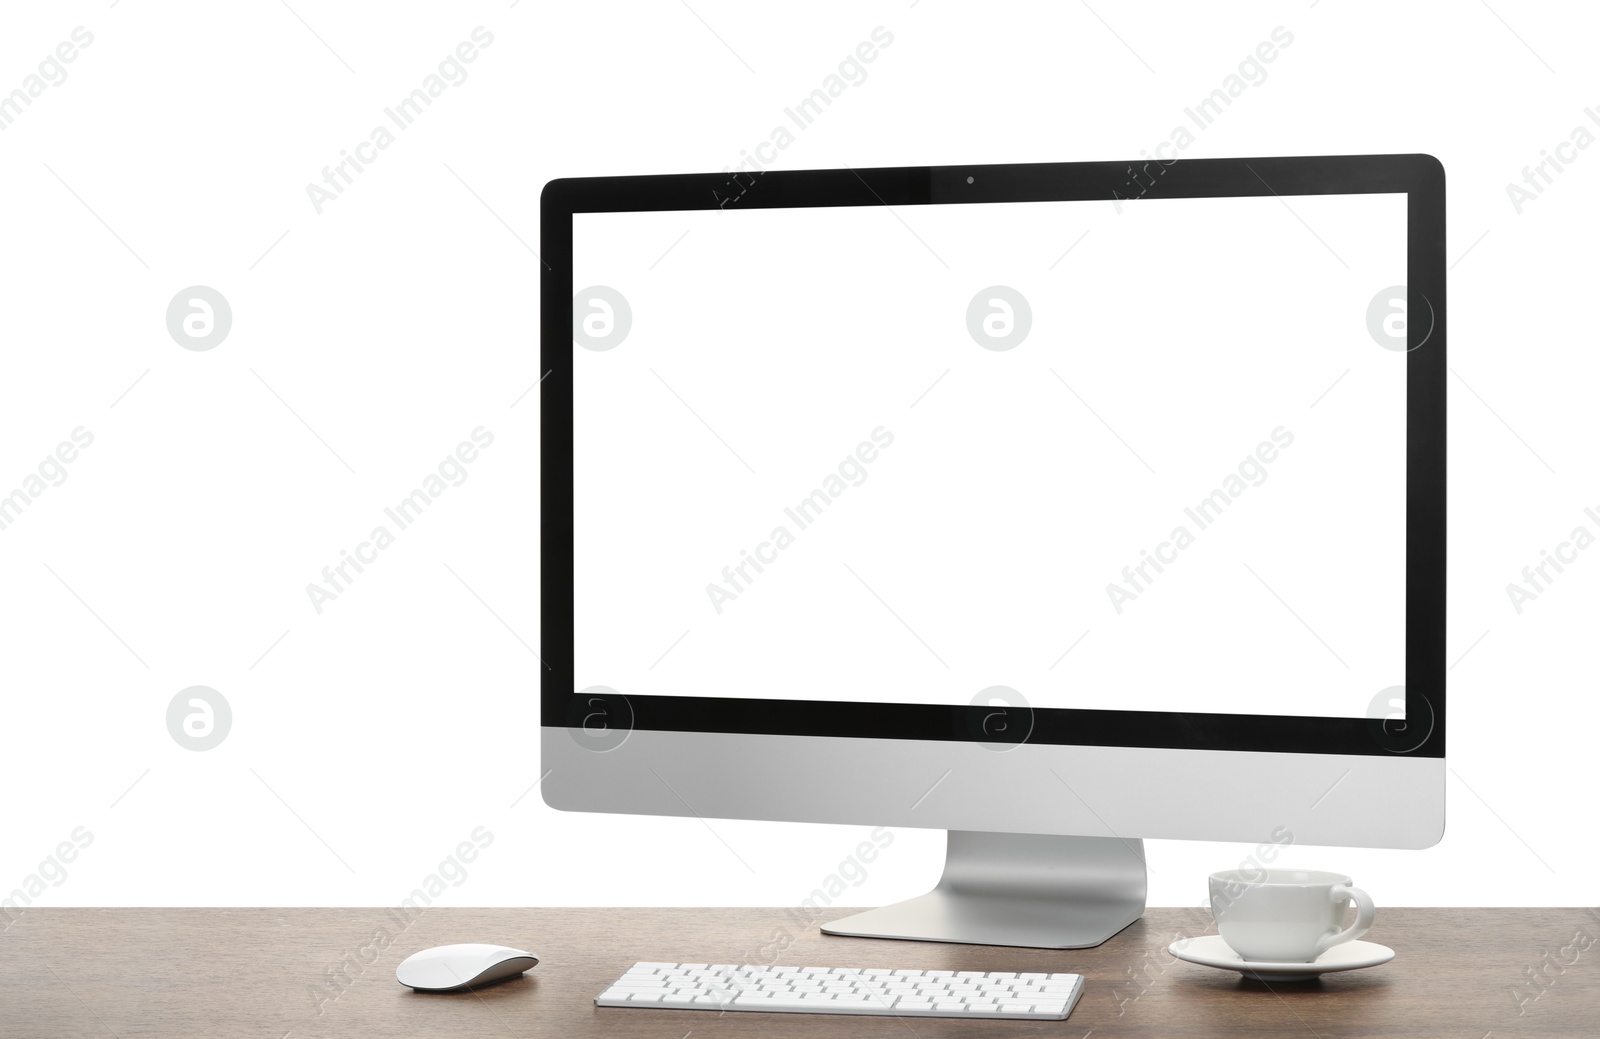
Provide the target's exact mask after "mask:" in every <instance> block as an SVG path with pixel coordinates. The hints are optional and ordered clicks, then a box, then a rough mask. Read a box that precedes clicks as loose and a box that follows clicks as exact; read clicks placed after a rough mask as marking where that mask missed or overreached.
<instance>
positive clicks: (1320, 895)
mask: <svg viewBox="0 0 1600 1039" xmlns="http://www.w3.org/2000/svg"><path fill="white" fill-rule="evenodd" d="M1352 904H1353V905H1354V906H1355V909H1356V919H1355V923H1353V924H1351V925H1350V926H1349V927H1345V926H1344V921H1345V916H1346V914H1347V912H1348V911H1349V908H1350V906H1351V905H1352ZM1376 913H1377V910H1376V909H1375V908H1374V906H1373V904H1372V899H1371V898H1370V897H1369V896H1368V895H1367V893H1366V892H1365V891H1362V890H1361V889H1360V888H1357V887H1353V886H1351V882H1350V878H1349V877H1347V876H1344V875H1343V874H1340V873H1322V872H1319V871H1316V870H1304V869H1230V870H1224V871H1222V872H1221V873H1213V874H1211V915H1212V916H1214V917H1215V918H1216V921H1217V933H1218V934H1220V935H1221V936H1222V940H1223V941H1225V942H1227V943H1228V947H1229V948H1231V949H1232V950H1233V951H1234V952H1236V953H1238V954H1239V957H1240V958H1241V959H1244V960H1253V961H1256V962H1262V963H1310V962H1312V961H1313V960H1315V959H1316V958H1317V957H1318V956H1321V955H1322V954H1323V953H1325V952H1327V951H1328V950H1329V949H1331V948H1333V947H1334V946H1335V945H1340V944H1343V943H1344V942H1353V941H1355V940H1356V939H1357V938H1360V937H1361V936H1362V935H1364V934H1366V933H1367V929H1368V928H1370V927H1371V926H1372V919H1373V917H1374V916H1375V915H1376Z"/></svg>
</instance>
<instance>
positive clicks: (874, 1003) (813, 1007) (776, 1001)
mask: <svg viewBox="0 0 1600 1039" xmlns="http://www.w3.org/2000/svg"><path fill="white" fill-rule="evenodd" d="M890 1002H892V1001H890V1000H883V1001H878V1000H856V999H851V1000H846V1001H841V1002H834V1001H833V1000H831V999H802V998H800V997H799V996H793V997H789V996H763V995H756V994H753V993H744V994H742V995H740V996H738V997H737V998H735V999H734V1001H733V1002H732V1003H729V1004H728V1005H727V1007H726V1009H728V1010H777V1011H780V1012H784V1013H793V1012H798V1013H802V1014H892V1013H894V1011H892V1010H890V1009H889V1003H890Z"/></svg>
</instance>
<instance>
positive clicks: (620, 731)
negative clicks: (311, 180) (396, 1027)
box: [540, 155, 1446, 948]
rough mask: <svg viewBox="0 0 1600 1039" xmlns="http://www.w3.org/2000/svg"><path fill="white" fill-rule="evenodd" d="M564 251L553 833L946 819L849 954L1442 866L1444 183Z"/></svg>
mask: <svg viewBox="0 0 1600 1039" xmlns="http://www.w3.org/2000/svg"><path fill="white" fill-rule="evenodd" d="M541 213H542V222H543V223H542V229H541V249H540V254H541V260H542V275H541V289H542V298H541V307H540V321H541V345H542V357H543V362H542V366H541V369H542V371H543V372H544V375H543V383H542V385H541V388H540V401H541V407H542V409H543V410H542V420H541V428H542V435H543V443H542V454H541V464H542V473H541V481H540V493H541V500H540V516H541V522H542V530H541V534H540V536H541V539H542V541H541V546H542V551H541V566H542V575H541V580H542V622H541V623H542V635H543V646H542V647H541V648H542V655H543V660H544V661H545V667H544V668H543V670H542V676H543V700H542V726H543V732H542V751H543V764H542V768H541V771H542V773H543V774H544V776H545V778H544V780H543V787H542V788H543V792H544V798H545V800H546V802H547V803H549V804H550V805H552V806H554V807H556V808H559V809H567V810H575V811H587V812H621V813H641V814H656V815H678V816H689V815H693V816H699V817H702V818H713V817H726V818H748V819H768V820H793V821H800V822H829V823H856V824H867V825H888V826H897V827H930V828H938V829H945V830H948V831H949V844H948V852H947V860H946V865H945V872H944V876H943V879H942V880H941V881H940V883H939V885H938V887H937V888H936V889H935V890H934V891H932V892H930V893H929V894H927V895H924V896H922V897H920V898H917V899H913V900H911V901H909V902H904V903H900V904H898V905H894V906H888V907H884V908H881V909H876V910H872V911H869V912H865V913H862V914H859V915H857V916H853V917H849V918H846V919H843V920H836V921H831V922H829V923H827V924H826V925H825V926H824V928H823V929H824V930H825V931H829V932H831V933H835V934H850V935H868V936H880V937H896V938H914V939H926V940H940V941H957V942H974V943H983V944H997V945H1017V946H1035V947H1054V948H1081V947H1086V946H1091V945H1095V944H1098V943H1100V942H1102V941H1104V940H1105V939H1106V938H1108V937H1110V936H1111V935H1113V934H1115V933H1116V932H1117V931H1119V930H1120V929H1122V928H1123V927H1125V926H1127V925H1128V924H1129V923H1131V922H1132V921H1134V920H1135V919H1137V918H1138V917H1139V916H1140V914H1141V913H1142V912H1143V909H1144V902H1145V893H1146V885H1145V878H1146V870H1145V863H1144V848H1143V844H1142V839H1143V838H1146V837H1150V838H1177V839H1196V840H1221V841H1243V842H1250V843H1252V844H1257V843H1263V842H1268V841H1271V842H1274V843H1282V842H1283V841H1285V840H1287V839H1292V840H1293V842H1294V843H1296V844H1311V845H1317V844H1322V845H1347V846H1368V847H1385V848H1421V847H1426V846H1428V845H1431V844H1433V843H1435V842H1436V841H1437V840H1438V839H1439V837H1440V836H1441V833H1442V830H1443V823H1444V776H1445V773H1444V768H1445V762H1444V746H1445V743H1444V738H1445V696H1444V678H1445V667H1444V580H1445V577H1444V559H1445V519H1444V517H1445V511H1444V509H1445V494H1444V492H1445V486H1444V485H1445V475H1444V473H1445V464H1444V463H1445V441H1444V436H1445V432H1444V431H1445V414H1444V403H1445V391H1444V378H1445V370H1446V367H1445V266H1444V171H1443V169H1442V167H1441V166H1440V164H1439V163H1438V161H1437V160H1435V159H1433V158H1432V157H1429V156H1425V155H1387V156H1337V157H1302V158H1257V159H1181V160H1176V161H1172V160H1166V161H1157V160H1146V161H1141V162H1134V163H1126V162H1097V163H1062V164H1040V165H991V166H937V167H910V168H896V169H855V170H851V169H842V170H812V171H796V172H763V173H759V174H756V173H735V174H732V175H730V174H727V173H723V174H705V175H683V176H640V177H606V178H592V179H591V178H585V179H564V180H555V181H551V182H550V183H549V184H547V185H546V186H545V189H544V193H543V198H542V207H541ZM1286 835H1287V837H1286Z"/></svg>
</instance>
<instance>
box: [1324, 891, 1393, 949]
mask: <svg viewBox="0 0 1600 1039" xmlns="http://www.w3.org/2000/svg"><path fill="white" fill-rule="evenodd" d="M1329 897H1330V898H1332V899H1333V901H1335V902H1345V901H1349V902H1354V903H1355V907H1356V922H1355V923H1353V924H1351V925H1350V926H1349V927H1346V928H1345V929H1344V930H1342V931H1337V932H1334V933H1332V934H1325V935H1323V936H1322V937H1321V938H1320V939H1318V940H1317V956H1321V955H1322V954H1323V953H1325V952H1327V951H1328V950H1329V949H1331V948H1333V947H1334V946H1335V945H1343V944H1344V943H1345V942H1353V941H1355V940H1356V939H1357V938H1360V937H1361V936H1362V935H1364V934H1366V933H1367V931H1368V930H1369V929H1371V927H1372V921H1373V918H1374V917H1376V916H1377V915H1378V908H1377V906H1374V905H1373V904H1372V896H1371V895H1369V894H1367V893H1366V892H1365V891H1363V890H1361V889H1360V888H1358V887H1350V886H1349V885H1346V884H1337V885H1335V886H1334V888H1333V890H1332V891H1331V892H1329ZM1314 958H1315V957H1313V959H1314Z"/></svg>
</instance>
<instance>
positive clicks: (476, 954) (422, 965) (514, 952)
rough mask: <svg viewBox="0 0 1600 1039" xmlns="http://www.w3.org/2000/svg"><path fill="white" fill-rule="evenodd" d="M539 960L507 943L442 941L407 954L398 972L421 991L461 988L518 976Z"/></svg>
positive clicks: (402, 980) (408, 983)
mask: <svg viewBox="0 0 1600 1039" xmlns="http://www.w3.org/2000/svg"><path fill="white" fill-rule="evenodd" d="M538 962H539V957H537V956H535V955H534V954H533V953H531V952H523V951H522V950H521V949H511V948H507V947H506V946H504V945H477V944H467V945H439V946H435V947H434V948H432V949H423V950H422V951H421V952H416V953H412V954H411V955H410V956H407V957H406V958H405V959H404V960H402V961H401V963H400V966H398V967H396V968H395V969H394V976H395V978H396V980H398V981H399V982H400V984H402V985H405V986H407V987H408V988H412V989H415V990H416V991H418V992H459V991H462V990H463V989H469V988H479V987H481V986H484V985H488V984H491V983H493V982H496V981H504V980H505V979H506V978H514V977H516V976H517V975H518V974H521V973H522V972H523V971H525V970H527V969H528V968H529V967H532V966H533V965H534V964H536V963H538Z"/></svg>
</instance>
